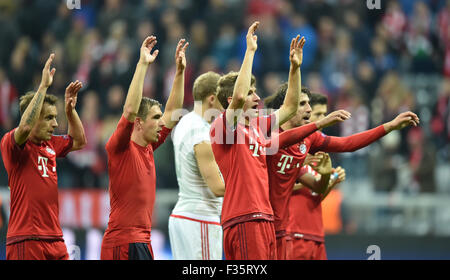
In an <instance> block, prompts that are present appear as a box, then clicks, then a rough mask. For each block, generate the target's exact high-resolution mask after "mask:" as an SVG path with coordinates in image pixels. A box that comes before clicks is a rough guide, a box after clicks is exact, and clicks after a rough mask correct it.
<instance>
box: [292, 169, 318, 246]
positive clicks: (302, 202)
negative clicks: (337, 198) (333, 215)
mask: <svg viewBox="0 0 450 280" xmlns="http://www.w3.org/2000/svg"><path fill="white" fill-rule="evenodd" d="M302 172H305V173H306V172H307V173H310V174H312V175H314V176H317V172H316V171H314V170H313V169H312V168H311V167H310V166H309V165H305V166H303V167H302ZM321 201H322V196H321V195H319V194H317V193H315V192H313V191H311V190H310V189H309V188H307V187H303V188H301V189H299V190H296V191H294V192H293V193H292V195H291V198H290V200H289V215H288V232H289V233H290V234H291V235H292V236H293V237H294V238H303V239H309V240H314V241H318V242H324V235H325V234H324V230H323V223H322V206H321Z"/></svg>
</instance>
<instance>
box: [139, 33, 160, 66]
mask: <svg viewBox="0 0 450 280" xmlns="http://www.w3.org/2000/svg"><path fill="white" fill-rule="evenodd" d="M156 42H157V40H156V37H155V36H148V37H147V38H145V40H144V42H143V43H142V46H141V56H140V58H139V63H143V64H146V65H149V64H151V63H153V61H155V59H156V57H157V56H158V53H159V50H155V51H153V53H151V52H152V49H153V47H154V46H155V45H156Z"/></svg>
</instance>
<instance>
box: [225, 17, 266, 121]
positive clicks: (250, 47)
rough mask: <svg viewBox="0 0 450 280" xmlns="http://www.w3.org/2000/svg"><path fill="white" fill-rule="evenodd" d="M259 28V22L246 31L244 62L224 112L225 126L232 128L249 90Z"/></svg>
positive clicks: (239, 114) (240, 112)
mask: <svg viewBox="0 0 450 280" xmlns="http://www.w3.org/2000/svg"><path fill="white" fill-rule="evenodd" d="M258 26H259V21H256V22H254V23H253V24H252V25H251V26H250V27H249V29H248V32H247V36H246V40H247V49H246V51H245V56H244V60H243V62H242V65H241V69H240V70H239V74H238V77H237V79H236V83H235V85H234V89H233V96H232V97H231V102H230V105H229V106H228V108H227V110H226V121H227V124H228V125H230V126H232V127H234V126H235V125H236V123H237V121H238V119H239V118H240V116H241V114H242V108H243V107H244V103H245V99H246V97H247V95H248V92H249V90H250V83H251V78H252V67H253V58H254V57H255V52H256V50H257V49H258V44H257V41H258V37H257V36H256V35H255V31H256V29H257V28H258Z"/></svg>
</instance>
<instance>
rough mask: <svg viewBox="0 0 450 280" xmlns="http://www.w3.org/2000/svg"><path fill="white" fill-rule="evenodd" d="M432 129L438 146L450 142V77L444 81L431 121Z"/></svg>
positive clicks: (440, 146)
mask: <svg viewBox="0 0 450 280" xmlns="http://www.w3.org/2000/svg"><path fill="white" fill-rule="evenodd" d="M431 131H432V133H433V136H434V137H433V139H434V140H435V141H436V142H435V144H436V145H437V147H438V148H442V147H444V146H445V145H447V144H448V143H449V142H450V78H446V79H444V80H443V81H442V84H441V88H440V92H439V96H438V100H437V103H436V106H435V108H434V116H433V119H432V121H431Z"/></svg>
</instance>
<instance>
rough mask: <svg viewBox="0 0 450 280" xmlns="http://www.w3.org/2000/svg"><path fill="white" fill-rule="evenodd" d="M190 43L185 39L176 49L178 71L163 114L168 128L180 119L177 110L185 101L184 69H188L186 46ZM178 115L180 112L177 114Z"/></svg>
mask: <svg viewBox="0 0 450 280" xmlns="http://www.w3.org/2000/svg"><path fill="white" fill-rule="evenodd" d="M187 46H189V43H188V42H186V40H185V39H181V40H180V41H179V42H178V45H177V48H176V51H175V64H176V72H175V78H174V80H173V84H172V90H171V92H170V95H169V99H167V102H166V106H165V110H164V114H163V116H162V118H163V120H164V125H165V126H166V127H167V128H173V127H174V126H175V125H176V124H177V123H178V121H179V119H177V118H175V115H174V114H175V112H176V111H177V110H180V109H181V108H183V102H184V72H185V71H184V70H185V69H186V48H187ZM177 116H178V114H177Z"/></svg>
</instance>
